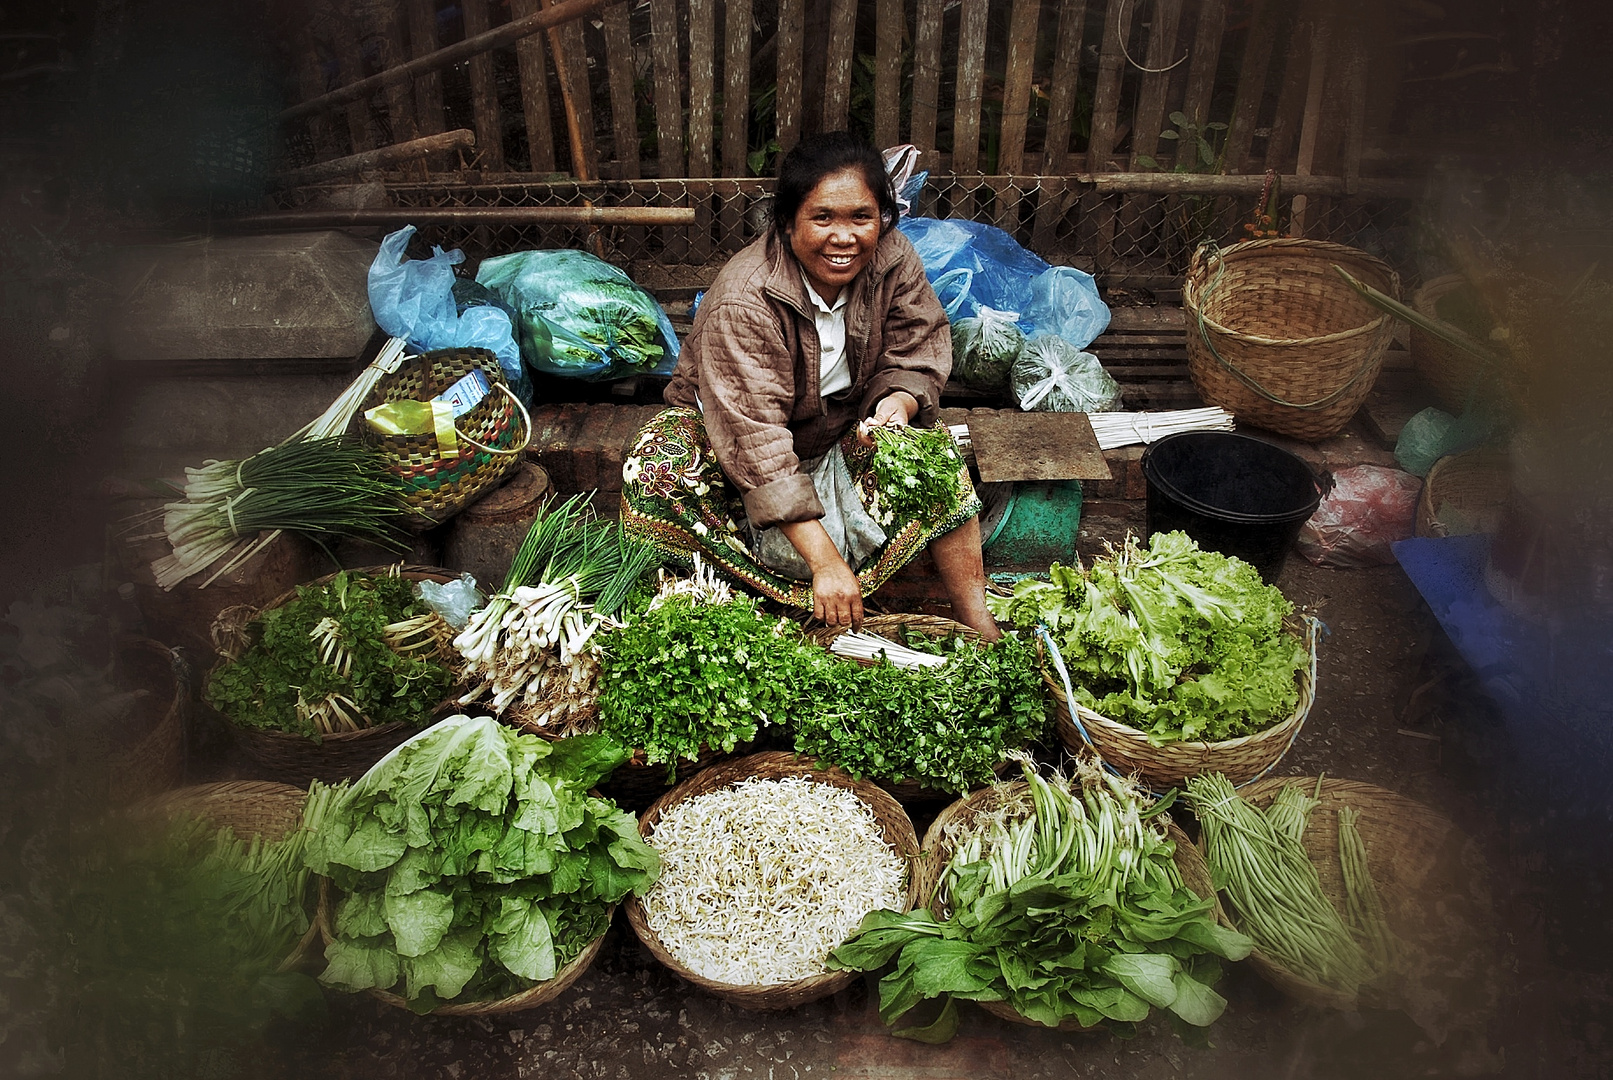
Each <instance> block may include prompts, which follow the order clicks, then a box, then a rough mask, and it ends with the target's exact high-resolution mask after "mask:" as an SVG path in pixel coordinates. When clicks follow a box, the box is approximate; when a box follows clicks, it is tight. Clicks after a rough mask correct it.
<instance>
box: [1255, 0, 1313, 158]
mask: <svg viewBox="0 0 1613 1080" xmlns="http://www.w3.org/2000/svg"><path fill="white" fill-rule="evenodd" d="M1315 15H1316V2H1315V0H1308V2H1307V3H1305V4H1304V5H1302V6H1301V7H1300V9H1299V12H1298V14H1297V15H1296V16H1295V18H1294V27H1293V31H1292V33H1291V34H1290V36H1289V39H1288V57H1287V62H1286V64H1285V65H1284V67H1283V81H1282V85H1281V87H1280V88H1279V89H1278V91H1277V112H1276V114H1275V115H1273V117H1272V120H1271V134H1270V135H1269V136H1267V137H1266V153H1265V155H1264V157H1263V158H1262V160H1261V165H1262V166H1264V167H1265V168H1267V169H1276V170H1277V171H1278V172H1284V171H1287V170H1288V169H1290V168H1291V167H1292V166H1293V164H1294V147H1295V143H1296V142H1297V141H1298V139H1299V125H1300V123H1301V121H1302V120H1303V119H1304V112H1305V91H1306V88H1307V87H1308V86H1309V85H1310V71H1311V45H1312V39H1313V38H1314V36H1315Z"/></svg>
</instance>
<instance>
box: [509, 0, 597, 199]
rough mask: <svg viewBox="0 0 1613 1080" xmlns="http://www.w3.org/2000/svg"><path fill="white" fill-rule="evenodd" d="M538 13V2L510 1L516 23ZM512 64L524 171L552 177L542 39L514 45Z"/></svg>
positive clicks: (546, 70)
mask: <svg viewBox="0 0 1613 1080" xmlns="http://www.w3.org/2000/svg"><path fill="white" fill-rule="evenodd" d="M542 10H543V8H542V5H541V4H540V3H539V0H511V5H510V13H511V14H512V15H513V16H514V17H515V18H517V19H524V18H526V17H527V16H528V15H535V14H537V13H538V12H539V11H542ZM606 10H607V11H618V10H620V9H619V8H607V9H606ZM515 60H516V67H517V70H518V71H519V73H520V77H521V113H522V116H523V117H524V118H525V120H526V146H527V168H528V169H530V170H531V171H533V172H535V173H552V172H554V171H555V163H554V125H553V123H551V121H550V119H549V67H548V64H547V63H546V61H545V60H544V48H543V35H542V34H532V35H531V36H529V37H524V38H522V39H521V40H520V41H517V42H516V43H515Z"/></svg>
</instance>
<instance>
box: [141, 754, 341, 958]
mask: <svg viewBox="0 0 1613 1080" xmlns="http://www.w3.org/2000/svg"><path fill="white" fill-rule="evenodd" d="M307 801H308V792H306V791H304V790H302V789H300V788H295V787H292V786H291V785H290V784H281V783H276V782H274V781H271V780H223V781H219V782H217V783H212V784H196V785H193V786H191V787H184V788H176V789H175V790H173V791H167V792H164V793H163V794H161V795H157V796H154V797H152V798H149V799H146V800H144V801H142V802H141V803H139V804H138V805H137V806H136V808H135V809H136V812H137V813H140V814H142V815H148V816H161V817H163V818H166V819H173V818H177V817H180V816H181V815H186V816H190V817H197V818H201V819H203V820H205V821H208V822H211V823H212V824H214V825H217V826H218V827H220V828H228V829H230V830H231V831H232V832H234V833H235V835H236V836H237V837H238V838H239V839H240V840H242V841H250V840H251V839H252V838H253V837H254V836H260V837H262V838H263V841H264V843H267V844H276V843H279V842H280V841H281V840H284V839H285V838H286V837H287V836H289V835H290V834H291V832H292V830H293V829H296V828H297V827H298V826H299V825H301V824H302V807H303V803H305V802H307ZM317 934H318V926H317V919H315V920H312V921H310V924H309V926H308V932H307V933H305V934H303V936H302V940H300V941H298V942H297V944H296V947H294V948H293V949H292V950H291V953H290V955H288V956H287V957H286V958H285V959H284V960H283V961H281V963H280V970H281V971H289V970H291V969H293V968H295V967H298V966H299V965H301V963H302V962H303V960H304V959H306V958H307V957H308V956H309V955H310V954H311V950H312V948H313V943H314V939H315V937H316V936H317Z"/></svg>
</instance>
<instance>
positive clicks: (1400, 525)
mask: <svg viewBox="0 0 1613 1080" xmlns="http://www.w3.org/2000/svg"><path fill="white" fill-rule="evenodd" d="M1422 490H1423V484H1422V481H1421V480H1418V479H1417V478H1416V477H1415V476H1413V475H1412V474H1410V473H1408V472H1401V471H1400V470H1399V469H1386V468H1384V467H1383V466H1381V465H1353V466H1351V467H1350V468H1347V469H1340V470H1339V471H1338V472H1336V473H1334V474H1333V490H1332V491H1330V492H1328V494H1327V495H1326V497H1324V498H1323V499H1322V502H1321V505H1319V506H1318V507H1317V508H1316V513H1314V514H1312V515H1311V517H1310V520H1309V521H1307V522H1305V524H1304V525H1303V526H1301V528H1300V530H1299V539H1298V541H1297V546H1298V548H1299V553H1300V554H1301V555H1303V556H1305V558H1307V559H1309V560H1310V561H1311V562H1313V563H1315V564H1316V565H1318V566H1339V567H1358V566H1379V565H1383V564H1387V563H1392V562H1394V561H1395V554H1394V551H1393V550H1392V549H1391V548H1390V545H1391V544H1393V543H1395V542H1396V541H1397V540H1404V539H1406V538H1407V537H1409V536H1410V535H1411V534H1412V529H1413V526H1414V525H1415V523H1416V518H1417V499H1418V497H1419V496H1420V495H1421V494H1422Z"/></svg>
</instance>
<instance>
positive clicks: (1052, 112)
mask: <svg viewBox="0 0 1613 1080" xmlns="http://www.w3.org/2000/svg"><path fill="white" fill-rule="evenodd" d="M1086 21H1087V0H1061V2H1060V4H1059V28H1058V37H1057V39H1056V40H1057V44H1056V45H1055V46H1054V49H1053V80H1052V90H1051V91H1050V92H1049V94H1048V101H1047V150H1046V154H1047V164H1046V165H1045V166H1044V171H1045V172H1047V173H1048V174H1049V175H1055V176H1056V175H1058V174H1060V173H1062V172H1064V171H1065V169H1066V168H1067V162H1068V160H1069V154H1070V126H1071V122H1072V120H1073V118H1074V116H1075V91H1076V85H1077V82H1078V80H1079V76H1080V71H1081V41H1082V36H1083V34H1084V33H1085V30H1086ZM1036 226H1037V228H1038V229H1044V228H1046V227H1047V225H1046V224H1045V223H1044V222H1043V220H1042V218H1041V217H1040V216H1038V217H1037V220H1036Z"/></svg>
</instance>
